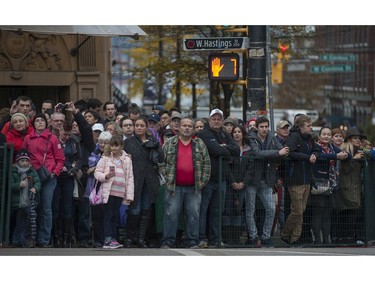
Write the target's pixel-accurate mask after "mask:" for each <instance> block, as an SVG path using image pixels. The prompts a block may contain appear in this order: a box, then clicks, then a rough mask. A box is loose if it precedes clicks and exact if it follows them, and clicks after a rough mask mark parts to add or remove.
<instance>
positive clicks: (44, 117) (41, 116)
mask: <svg viewBox="0 0 375 281" xmlns="http://www.w3.org/2000/svg"><path fill="white" fill-rule="evenodd" d="M36 118H43V119H44V121H46V128H47V126H48V122H47V118H46V116H45V115H44V114H43V113H41V112H38V113H37V114H35V116H34V119H33V127H34V129H35V119H36Z"/></svg>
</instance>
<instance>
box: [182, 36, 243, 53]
mask: <svg viewBox="0 0 375 281" xmlns="http://www.w3.org/2000/svg"><path fill="white" fill-rule="evenodd" d="M248 39H249V38H247V37H212V38H184V50H185V51H198V50H244V49H246V48H248V45H249V40H248Z"/></svg>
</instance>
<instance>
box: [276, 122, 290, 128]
mask: <svg viewBox="0 0 375 281" xmlns="http://www.w3.org/2000/svg"><path fill="white" fill-rule="evenodd" d="M287 125H288V126H289V127H290V124H289V122H288V121H286V120H280V121H279V122H277V125H276V128H277V129H281V128H284V127H285V126H287Z"/></svg>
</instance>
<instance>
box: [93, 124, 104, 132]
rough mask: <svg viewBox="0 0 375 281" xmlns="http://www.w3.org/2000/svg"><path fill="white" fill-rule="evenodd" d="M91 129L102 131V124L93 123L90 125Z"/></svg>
mask: <svg viewBox="0 0 375 281" xmlns="http://www.w3.org/2000/svg"><path fill="white" fill-rule="evenodd" d="M92 130H93V131H101V132H103V131H104V126H103V124H101V123H95V124H94V125H93V126H92Z"/></svg>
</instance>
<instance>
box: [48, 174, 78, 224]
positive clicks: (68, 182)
mask: <svg viewBox="0 0 375 281" xmlns="http://www.w3.org/2000/svg"><path fill="white" fill-rule="evenodd" d="M73 189H74V178H73V177H67V178H63V179H57V184H56V188H55V192H54V194H53V203H52V214H53V218H54V219H59V218H61V217H62V218H63V219H71V218H72V215H73ZM60 204H61V207H62V208H60ZM60 209H62V213H60Z"/></svg>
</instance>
